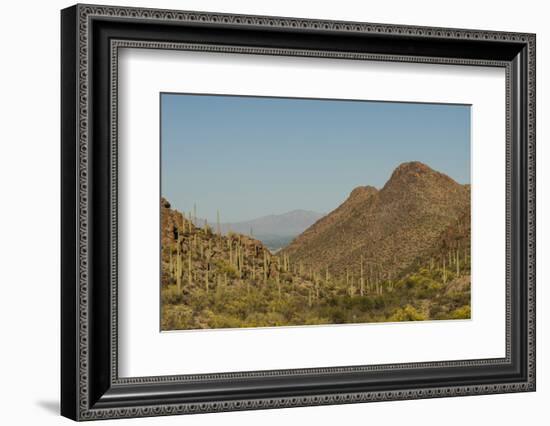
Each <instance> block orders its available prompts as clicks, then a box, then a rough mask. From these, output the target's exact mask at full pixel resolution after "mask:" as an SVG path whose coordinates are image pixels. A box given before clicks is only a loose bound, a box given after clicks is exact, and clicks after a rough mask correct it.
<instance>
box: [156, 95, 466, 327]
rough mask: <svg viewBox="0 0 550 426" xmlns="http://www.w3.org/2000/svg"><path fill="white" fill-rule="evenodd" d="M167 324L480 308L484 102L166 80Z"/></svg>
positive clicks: (328, 319)
mask: <svg viewBox="0 0 550 426" xmlns="http://www.w3.org/2000/svg"><path fill="white" fill-rule="evenodd" d="M160 118H161V137H160V145H161V146H160V150H161V188H160V191H161V198H160V200H159V204H160V205H159V208H160V228H159V232H160V304H161V306H160V308H161V309H160V311H161V318H160V328H161V330H162V331H173V330H196V329H228V328H245V327H281V326H312V325H336V324H359V323H381V322H387V323H392V322H409V321H427V320H467V319H470V318H471V315H472V312H471V263H470V262H471V253H470V250H471V228H470V216H471V214H470V209H471V203H470V198H471V187H470V106H469V105H455V104H421V103H402V102H380V101H357V100H332V99H330V100H328V99H302V98H274V97H255V96H227V95H196V94H180V93H163V94H161V117H160Z"/></svg>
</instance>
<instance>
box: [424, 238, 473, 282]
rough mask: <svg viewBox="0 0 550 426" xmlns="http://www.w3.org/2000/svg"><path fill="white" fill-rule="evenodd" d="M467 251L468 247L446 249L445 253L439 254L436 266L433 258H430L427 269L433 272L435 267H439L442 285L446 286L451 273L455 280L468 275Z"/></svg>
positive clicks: (468, 260) (468, 255) (468, 258)
mask: <svg viewBox="0 0 550 426" xmlns="http://www.w3.org/2000/svg"><path fill="white" fill-rule="evenodd" d="M469 251H470V250H469V248H468V247H464V248H461V247H459V246H457V247H456V248H451V249H448V250H447V252H446V253H441V255H440V258H439V264H438V265H436V260H434V258H433V257H431V258H430V262H429V269H430V270H434V269H435V268H436V266H437V267H439V268H440V270H441V280H442V281H443V284H446V283H447V281H448V280H449V277H450V275H451V272H452V273H453V274H454V276H455V277H456V278H458V277H460V276H461V275H463V274H468V273H469V269H470V253H469Z"/></svg>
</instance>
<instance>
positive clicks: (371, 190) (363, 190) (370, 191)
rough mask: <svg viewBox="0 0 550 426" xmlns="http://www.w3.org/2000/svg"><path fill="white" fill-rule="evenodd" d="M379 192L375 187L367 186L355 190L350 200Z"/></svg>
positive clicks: (350, 195)
mask: <svg viewBox="0 0 550 426" xmlns="http://www.w3.org/2000/svg"><path fill="white" fill-rule="evenodd" d="M377 192H378V189H376V188H375V187H374V186H370V185H366V186H358V187H357V188H354V189H353V190H352V191H351V192H350V194H349V198H350V199H353V198H357V197H361V196H369V195H373V194H376V193H377Z"/></svg>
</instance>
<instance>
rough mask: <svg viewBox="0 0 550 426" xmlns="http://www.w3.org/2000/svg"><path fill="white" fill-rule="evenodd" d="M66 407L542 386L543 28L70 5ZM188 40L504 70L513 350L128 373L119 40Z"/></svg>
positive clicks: (190, 409) (348, 399)
mask: <svg viewBox="0 0 550 426" xmlns="http://www.w3.org/2000/svg"><path fill="white" fill-rule="evenodd" d="M61 29H62V31H61V36H62V40H61V50H62V64H61V65H62V76H61V82H62V84H61V86H62V93H61V99H62V118H61V130H62V144H61V145H62V146H61V149H62V150H61V159H62V176H61V179H62V184H61V190H62V218H61V220H62V235H61V239H62V283H61V287H62V288H61V320H62V329H61V333H62V336H61V337H62V339H61V354H62V357H61V367H62V368H61V370H62V374H61V385H62V386H61V413H62V415H64V416H66V417H69V418H71V419H74V420H92V419H105V418H120V417H139V416H158V415H169V414H186V413H204V412H214V411H229V410H246V409H263V408H278V407H292V406H308V405H321V404H342V403H353V402H367V401H381V400H400V399H416V398H435V397H444V396H464V395H477V394H490V393H504V392H522V391H534V390H535V35H533V34H520V33H509V32H506V33H505V32H493V31H477V30H462V29H449V28H425V27H412V26H401V25H382V24H368V23H359V22H334V21H321V20H308V19H293V18H276V17H264V16H242V15H227V14H215V13H201V12H182V11H168V10H153V9H134V8H126V7H104V6H95V5H76V6H73V7H70V8H67V9H64V10H63V11H62V13H61ZM120 47H135V48H149V49H150V48H153V49H187V50H200V51H219V52H233V53H242V54H247V53H253V54H263V55H297V56H312V57H322V58H342V59H354V60H384V61H398V62H425V63H434V64H458V65H464V66H468V65H484V66H493V67H502V68H504V69H505V70H506V103H507V105H506V109H507V117H506V123H507V131H506V132H507V141H506V146H507V155H506V157H507V159H506V161H507V164H506V181H507V184H506V185H507V188H506V194H507V212H506V230H503V232H506V244H507V247H506V296H507V297H506V304H507V306H506V313H507V316H506V336H507V341H506V356H505V357H504V358H498V359H480V360H461V361H446V362H430V363H411V364H391V365H389V364H388V365H371V366H369V365H365V366H326V368H317V369H302V370H274V371H254V372H242V373H219V374H205V375H192V376H189V375H182V376H162V377H136V378H120V377H119V376H118V366H117V362H118V360H117V336H118V327H117V215H116V213H117V125H116V119H117V84H118V80H117V57H118V56H117V52H118V49H119V48H120Z"/></svg>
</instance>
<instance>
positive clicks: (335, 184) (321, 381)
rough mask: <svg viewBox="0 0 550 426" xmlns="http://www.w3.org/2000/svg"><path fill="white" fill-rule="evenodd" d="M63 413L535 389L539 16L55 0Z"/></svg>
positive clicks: (91, 415)
mask: <svg viewBox="0 0 550 426" xmlns="http://www.w3.org/2000/svg"><path fill="white" fill-rule="evenodd" d="M61 30H62V31H61V36H62V37H61V49H62V76H61V78H62V93H61V98H62V123H61V127H62V185H61V189H62V283H61V286H62V291H61V306H62V308H61V309H62V312H61V316H62V330H61V332H62V359H61V365H62V376H61V383H62V389H61V411H62V414H63V415H64V416H66V417H69V418H71V419H74V420H93V419H105V418H122V417H141V416H159V415H170V414H188V413H206V412H215V411H229V410H247V409H266V408H279V407H292V406H308V405H321V404H344V403H354V402H370V401H383V400H400V399H417V398H437V397H446V396H466V395H478V394H490V393H504V392H523V391H534V390H535V35H534V34H523V33H521V34H520V33H508V32H506V33H505V32H495V31H479V30H463V29H449V28H426V27H412V26H402V25H387V24H369V23H361V22H335V21H321V20H308V19H297V18H296V19H295V18H280V17H268V16H243V15H227V14H216V13H202V12H186V11H169V10H154V9H138V8H128V7H104V6H91V5H76V6H73V7H70V8H67V9H64V10H63V11H62V12H61Z"/></svg>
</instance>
